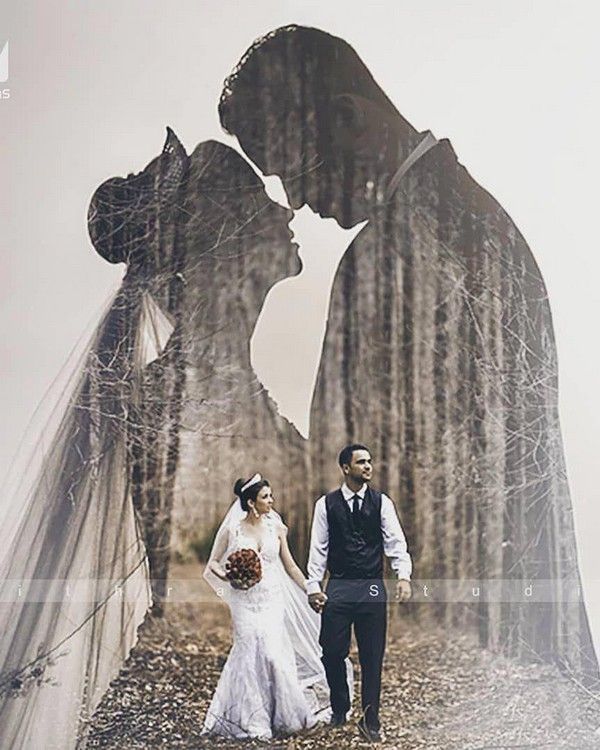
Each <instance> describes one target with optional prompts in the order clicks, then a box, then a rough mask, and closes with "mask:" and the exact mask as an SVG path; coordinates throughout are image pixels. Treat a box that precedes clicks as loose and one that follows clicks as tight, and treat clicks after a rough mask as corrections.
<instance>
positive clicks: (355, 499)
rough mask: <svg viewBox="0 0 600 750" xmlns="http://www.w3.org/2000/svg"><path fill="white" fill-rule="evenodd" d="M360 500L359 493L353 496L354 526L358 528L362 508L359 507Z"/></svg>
mask: <svg viewBox="0 0 600 750" xmlns="http://www.w3.org/2000/svg"><path fill="white" fill-rule="evenodd" d="M358 501H359V497H358V495H354V497H353V498H352V521H353V522H354V526H355V527H356V528H358V527H359V526H360V509H359V507H358Z"/></svg>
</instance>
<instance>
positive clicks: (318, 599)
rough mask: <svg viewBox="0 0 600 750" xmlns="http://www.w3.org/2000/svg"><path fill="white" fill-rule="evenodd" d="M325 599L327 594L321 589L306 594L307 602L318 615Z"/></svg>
mask: <svg viewBox="0 0 600 750" xmlns="http://www.w3.org/2000/svg"><path fill="white" fill-rule="evenodd" d="M326 601H327V594H325V593H324V592H323V591H316V592H315V593H314V594H309V595H308V603H309V604H310V606H311V608H312V609H314V611H315V612H316V613H317V614H318V615H320V614H321V612H322V611H323V608H324V607H325V602H326Z"/></svg>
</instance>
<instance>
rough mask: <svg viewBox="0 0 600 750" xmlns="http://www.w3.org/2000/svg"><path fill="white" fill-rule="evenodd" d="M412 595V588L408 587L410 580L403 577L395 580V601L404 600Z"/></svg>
mask: <svg viewBox="0 0 600 750" xmlns="http://www.w3.org/2000/svg"><path fill="white" fill-rule="evenodd" d="M411 596H412V589H411V587H410V581H407V580H406V579H405V578H400V579H399V580H398V581H397V582H396V601H397V602H406V601H408V600H409V599H410V597H411Z"/></svg>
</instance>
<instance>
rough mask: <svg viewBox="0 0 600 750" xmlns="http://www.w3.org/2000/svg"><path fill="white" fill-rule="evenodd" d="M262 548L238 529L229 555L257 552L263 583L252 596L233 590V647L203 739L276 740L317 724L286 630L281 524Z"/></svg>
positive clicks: (271, 524)
mask: <svg viewBox="0 0 600 750" xmlns="http://www.w3.org/2000/svg"><path fill="white" fill-rule="evenodd" d="M267 526H268V529H267V530H268V534H267V538H266V540H265V541H264V542H263V547H262V548H261V549H259V548H257V546H256V542H255V540H253V539H252V538H249V537H248V536H247V535H245V534H244V531H243V529H242V528H241V526H240V525H239V523H238V524H237V525H236V527H235V529H234V533H233V535H232V536H233V539H232V540H231V542H230V544H229V548H228V550H227V552H226V555H229V554H230V553H231V552H233V551H234V550H236V549H248V548H252V549H254V550H255V551H256V552H257V553H258V555H259V557H260V559H261V565H262V578H261V580H260V581H259V582H258V583H257V584H256V585H255V586H253V587H252V588H250V589H248V590H247V591H242V590H236V589H232V590H231V592H230V595H231V598H230V602H229V604H230V609H231V619H232V625H233V646H232V648H231V651H230V652H229V655H228V657H227V661H226V663H225V666H224V667H223V671H222V672H221V675H220V677H219V681H218V683H217V687H216V690H215V693H214V695H213V697H212V701H211V703H210V706H209V708H208V711H207V714H206V718H205V720H204V726H203V730H202V733H203V734H215V735H220V736H224V737H229V738H236V739H242V738H250V737H254V738H260V739H271V738H272V737H273V736H274V735H285V734H292V733H294V732H297V731H299V730H301V729H306V728H310V727H311V726H314V724H316V722H317V719H316V717H315V714H314V712H313V710H312V708H311V706H310V704H309V701H308V700H307V697H306V695H305V693H304V691H303V689H302V686H301V685H300V683H299V681H298V676H297V670H296V662H295V656H294V650H293V647H292V643H291V641H290V639H289V636H288V634H287V632H286V629H285V627H284V598H283V590H282V585H281V578H280V576H281V573H280V571H279V570H278V566H277V562H278V557H279V546H280V540H279V536H278V534H277V522H276V521H271V520H268V521H267Z"/></svg>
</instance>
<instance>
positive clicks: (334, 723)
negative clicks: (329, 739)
mask: <svg viewBox="0 0 600 750" xmlns="http://www.w3.org/2000/svg"><path fill="white" fill-rule="evenodd" d="M345 723H346V714H331V719H330V720H329V726H330V727H341V726H342V724H345Z"/></svg>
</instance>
